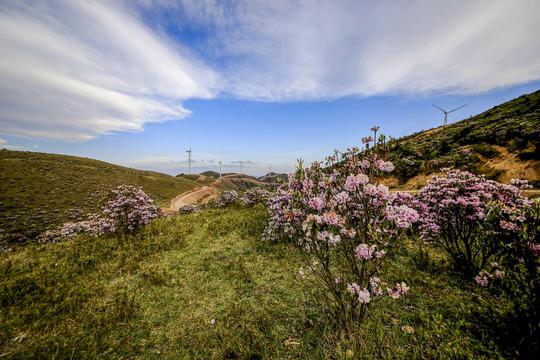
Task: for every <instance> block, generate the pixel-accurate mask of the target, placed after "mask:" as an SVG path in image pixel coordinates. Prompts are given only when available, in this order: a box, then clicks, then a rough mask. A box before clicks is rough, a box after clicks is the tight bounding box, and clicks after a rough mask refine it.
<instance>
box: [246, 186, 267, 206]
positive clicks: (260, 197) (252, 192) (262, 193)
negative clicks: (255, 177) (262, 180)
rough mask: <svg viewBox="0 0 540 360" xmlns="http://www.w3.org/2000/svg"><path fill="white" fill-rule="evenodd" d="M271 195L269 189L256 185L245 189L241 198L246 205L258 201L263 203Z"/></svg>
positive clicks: (257, 202)
mask: <svg viewBox="0 0 540 360" xmlns="http://www.w3.org/2000/svg"><path fill="white" fill-rule="evenodd" d="M271 195H272V193H271V192H270V191H267V190H264V189H261V188H259V187H256V188H253V189H249V190H247V191H246V192H245V193H244V197H243V198H242V199H241V200H242V202H243V203H244V204H246V205H255V204H259V203H263V204H264V203H266V202H267V201H268V199H269V198H270V196H271Z"/></svg>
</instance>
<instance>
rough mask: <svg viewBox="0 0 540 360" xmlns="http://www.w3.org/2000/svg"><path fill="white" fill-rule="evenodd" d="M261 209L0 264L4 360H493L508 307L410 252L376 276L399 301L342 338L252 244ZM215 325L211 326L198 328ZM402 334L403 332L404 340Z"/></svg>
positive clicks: (183, 221) (60, 246)
mask: <svg viewBox="0 0 540 360" xmlns="http://www.w3.org/2000/svg"><path fill="white" fill-rule="evenodd" d="M266 222H267V214H266V210H265V209H264V208H263V207H255V208H240V207H239V208H229V209H219V210H208V211H205V212H202V213H198V214H189V215H183V216H177V217H171V218H161V219H158V220H156V221H154V222H153V223H151V224H150V225H148V226H147V227H146V228H144V229H143V230H142V231H141V232H140V233H138V234H135V235H108V236H103V237H97V238H94V237H87V236H81V237H79V238H77V239H73V240H68V241H65V242H63V243H57V244H48V245H41V246H38V245H32V246H28V247H27V248H25V249H22V250H20V251H17V252H14V253H2V254H0V284H1V285H0V286H1V287H0V304H1V308H0V356H2V357H3V358H6V359H31V358H35V359H43V358H56V359H64V358H77V359H85V358H88V359H94V358H107V359H135V358H137V359H139V358H140V359H155V358H164V359H211V358H214V359H280V358H282V357H283V358H285V359H287V358H289V356H290V358H293V359H306V358H307V359H348V358H351V359H357V358H366V359H378V358H396V359H411V358H412V359H414V358H444V359H446V358H474V359H482V358H484V359H496V358H503V357H508V356H512V355H513V356H516V355H515V353H512V351H514V349H513V348H512V346H511V345H512V343H511V342H509V341H505V340H504V339H505V336H507V335H505V333H504V329H505V328H507V331H511V328H509V327H507V325H508V324H507V321H506V320H504V319H505V316H507V314H508V313H509V305H508V304H507V303H505V302H504V301H501V300H500V299H498V298H495V297H493V296H492V295H490V294H488V293H486V292H484V291H483V290H482V289H479V288H478V287H476V286H472V285H471V284H468V283H465V282H463V281H461V280H459V278H457V277H455V276H454V275H452V273H451V272H450V270H449V267H448V262H447V260H446V259H445V258H444V257H443V256H442V255H440V254H438V253H437V252H428V255H427V256H424V257H421V256H420V252H419V250H418V248H417V246H416V245H415V243H414V242H412V241H411V242H406V243H404V244H403V245H402V246H401V247H400V249H398V250H399V251H396V252H395V253H394V256H393V257H392V258H391V261H390V262H389V263H388V265H389V266H388V268H387V269H385V276H384V277H385V278H386V279H388V280H389V281H398V280H399V281H406V282H407V283H408V284H409V285H410V288H411V292H410V295H408V296H406V297H404V298H401V299H398V300H397V301H394V300H390V299H384V300H382V301H381V302H379V303H377V304H376V306H375V307H374V308H373V310H372V312H371V313H370V314H369V316H368V318H367V319H366V320H365V321H364V323H363V324H359V325H358V327H357V328H356V329H355V330H354V331H353V334H352V335H351V336H346V335H345V334H343V333H341V332H340V331H338V330H336V329H335V328H334V327H333V325H332V323H331V322H329V321H328V319H327V318H326V315H325V311H324V309H322V308H320V307H319V306H317V305H316V304H315V303H313V302H312V301H311V300H310V293H311V292H312V291H314V290H315V289H311V288H309V287H308V286H307V284H304V283H303V282H302V280H301V278H300V276H299V274H298V268H299V267H300V266H301V265H302V264H301V263H300V261H301V260H300V259H301V258H300V257H299V256H298V254H297V252H296V250H295V249H294V248H292V247H291V246H289V245H286V244H270V243H264V242H261V239H260V234H261V232H262V230H263V228H264V226H265V224H266ZM212 319H215V322H214V324H212V323H211V320H212ZM403 326H409V327H411V328H412V329H414V333H413V334H408V333H406V332H405V331H404V330H403V329H404V328H403Z"/></svg>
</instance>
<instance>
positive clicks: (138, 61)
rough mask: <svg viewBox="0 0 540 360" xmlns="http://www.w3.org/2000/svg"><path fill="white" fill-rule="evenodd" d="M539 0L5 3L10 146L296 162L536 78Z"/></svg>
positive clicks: (232, 167) (152, 164)
mask: <svg viewBox="0 0 540 360" xmlns="http://www.w3.org/2000/svg"><path fill="white" fill-rule="evenodd" d="M539 33H540V3H539V2H533V1H522V0H516V1H511V2H510V1H505V0H489V1H483V0H482V1H465V0H457V1H451V2H450V1H433V0H430V1H428V0H411V1H406V2H405V1H403V2H398V1H390V0H380V1H376V2H374V1H360V0H354V1H347V0H343V1H331V2H329V1H316V0H310V1H307V0H305V1H303V0H297V1H277V0H276V1H262V0H261V1H256V0H243V1H242V0H239V1H217V0H216V1H212V0H208V1H197V0H178V1H172V0H155V1H151V0H131V1H127V0H126V1H120V0H117V1H112V0H110V1H107V0H94V1H69V0H57V1H42V2H36V1H25V0H21V1H16V2H15V1H14V2H2V3H0V49H2V52H1V54H0V147H3V148H7V149H14V150H29V151H40V152H47V153H60V154H69V155H76V156H86V157H90V158H96V159H99V160H103V161H107V162H112V163H116V164H120V165H125V166H130V167H134V168H139V169H148V170H155V171H160V172H165V173H169V174H172V175H175V174H178V173H182V172H184V173H187V171H188V165H187V159H188V156H187V153H186V150H188V149H189V148H190V147H191V148H192V151H193V153H192V154H193V155H192V159H193V162H192V172H193V173H198V172H202V171H206V170H218V161H222V162H223V171H224V172H239V171H240V165H239V161H240V160H241V161H242V162H243V172H244V173H247V174H250V175H257V176H259V175H263V174H265V173H267V172H268V169H269V167H271V169H272V171H276V172H288V171H290V170H291V169H292V167H293V166H294V164H295V163H296V159H298V158H302V159H305V160H306V161H307V162H308V163H309V162H312V161H315V160H323V159H324V157H326V156H327V155H330V154H331V153H332V151H333V150H334V149H338V150H341V151H345V150H346V149H347V148H348V147H352V146H355V145H356V146H358V145H360V139H361V138H362V137H363V136H367V135H369V134H370V129H371V127H373V126H374V125H377V126H380V127H381V130H380V132H381V133H384V134H387V135H391V136H394V137H399V136H404V135H408V134H410V133H413V132H416V131H420V130H425V129H429V128H432V127H437V126H440V125H442V122H443V120H444V114H443V113H442V112H440V111H439V110H437V109H436V108H434V107H433V106H432V104H435V105H437V106H440V107H442V108H444V109H453V108H455V107H458V106H461V105H463V104H465V103H469V105H468V106H466V107H464V108H463V109H460V110H458V111H456V112H454V113H452V114H450V115H449V122H454V121H458V120H461V119H463V118H467V117H469V116H471V115H476V114H478V113H481V112H483V111H485V110H487V109H489V108H491V107H493V106H495V105H497V104H500V103H502V102H505V101H508V100H511V99H513V98H515V97H517V96H519V95H522V94H525V93H530V92H533V91H536V90H538V89H540V61H539V60H538V59H540V38H539V37H538V36H537V34H539Z"/></svg>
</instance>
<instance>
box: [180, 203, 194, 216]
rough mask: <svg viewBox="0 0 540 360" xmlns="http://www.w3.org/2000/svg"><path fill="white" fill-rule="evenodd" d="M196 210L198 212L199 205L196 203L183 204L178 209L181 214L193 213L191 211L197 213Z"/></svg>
mask: <svg viewBox="0 0 540 360" xmlns="http://www.w3.org/2000/svg"><path fill="white" fill-rule="evenodd" d="M195 212H197V207H196V206H195V205H190V204H188V205H183V206H181V207H180V208H179V209H178V213H179V214H180V215H183V214H191V213H195Z"/></svg>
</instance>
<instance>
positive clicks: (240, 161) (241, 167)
mask: <svg viewBox="0 0 540 360" xmlns="http://www.w3.org/2000/svg"><path fill="white" fill-rule="evenodd" d="M240 174H242V160H240Z"/></svg>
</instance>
